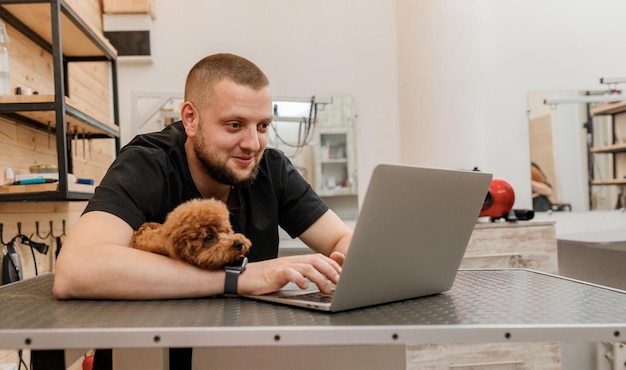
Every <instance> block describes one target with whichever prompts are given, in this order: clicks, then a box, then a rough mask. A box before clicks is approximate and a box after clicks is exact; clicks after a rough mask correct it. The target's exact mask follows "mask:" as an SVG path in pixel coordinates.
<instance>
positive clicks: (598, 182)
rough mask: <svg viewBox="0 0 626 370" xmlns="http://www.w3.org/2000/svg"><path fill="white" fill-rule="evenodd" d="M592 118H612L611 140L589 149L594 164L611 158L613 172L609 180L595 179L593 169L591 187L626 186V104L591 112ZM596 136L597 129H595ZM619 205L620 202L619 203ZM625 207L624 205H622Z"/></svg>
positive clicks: (613, 105)
mask: <svg viewBox="0 0 626 370" xmlns="http://www.w3.org/2000/svg"><path fill="white" fill-rule="evenodd" d="M590 114H591V116H595V117H597V116H610V118H609V119H610V124H609V125H610V126H609V131H610V139H609V140H608V143H606V144H605V145H597V144H596V145H595V146H592V147H590V148H589V155H590V156H591V159H592V163H594V162H595V161H596V159H597V158H599V156H607V155H608V156H610V160H611V166H610V167H612V168H610V171H609V172H611V173H610V174H609V175H608V176H609V177H608V178H602V179H600V178H595V177H594V169H593V168H592V169H591V171H590V173H591V179H590V185H593V186H616V185H617V186H621V187H624V186H626V141H625V138H624V137H623V136H624V133H625V132H626V121H625V120H624V118H625V117H626V102H617V103H609V104H605V105H601V106H598V107H595V108H593V109H591V110H590ZM593 132H594V135H595V129H593ZM618 203H619V202H618ZM622 206H623V205H622Z"/></svg>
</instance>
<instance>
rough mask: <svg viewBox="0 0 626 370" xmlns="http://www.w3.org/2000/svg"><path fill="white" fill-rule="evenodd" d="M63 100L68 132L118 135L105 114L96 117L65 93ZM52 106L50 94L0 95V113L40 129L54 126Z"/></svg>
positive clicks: (94, 135) (52, 99)
mask: <svg viewBox="0 0 626 370" xmlns="http://www.w3.org/2000/svg"><path fill="white" fill-rule="evenodd" d="M64 104H65V123H66V124H67V131H68V133H70V134H71V133H73V132H76V133H80V134H81V135H90V136H91V137H116V136H119V131H120V130H119V126H117V125H115V124H113V123H112V122H108V119H107V118H106V117H98V112H88V109H82V108H81V107H80V103H78V102H75V101H73V100H72V99H70V98H69V97H67V96H66V97H64ZM56 108H57V106H56V103H55V99H54V95H0V114H3V113H4V114H5V115H6V116H7V117H12V118H13V119H15V120H18V121H21V122H25V121H26V122H30V123H31V124H32V125H34V126H41V128H44V129H56V117H55V111H56ZM18 116H19V117H18ZM20 117H21V118H20Z"/></svg>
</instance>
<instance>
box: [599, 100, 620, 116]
mask: <svg viewBox="0 0 626 370" xmlns="http://www.w3.org/2000/svg"><path fill="white" fill-rule="evenodd" d="M623 112H626V101H621V102H618V103H611V104H605V105H601V106H599V107H596V108H594V109H592V110H591V115H593V116H602V115H610V114H618V113H623Z"/></svg>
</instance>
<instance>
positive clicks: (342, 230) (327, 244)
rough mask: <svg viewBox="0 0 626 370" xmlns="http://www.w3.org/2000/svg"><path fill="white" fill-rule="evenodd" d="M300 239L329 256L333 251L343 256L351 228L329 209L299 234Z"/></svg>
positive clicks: (348, 242) (348, 241)
mask: <svg viewBox="0 0 626 370" xmlns="http://www.w3.org/2000/svg"><path fill="white" fill-rule="evenodd" d="M300 240H302V241H303V242H304V243H305V244H306V245H308V246H309V248H311V249H313V250H314V251H316V252H318V253H322V254H323V255H325V256H330V255H332V254H333V252H339V253H341V254H343V255H344V256H345V255H346V254H348V248H349V247H350V241H351V240H352V229H350V228H349V227H348V225H346V224H345V223H344V222H343V220H341V218H339V216H337V214H336V213H335V212H333V211H332V210H330V209H329V210H328V211H326V213H324V214H323V215H322V217H320V218H319V219H318V220H317V221H315V223H313V225H311V226H310V227H309V228H308V229H306V231H305V232H303V233H302V235H300ZM342 263H343V261H342Z"/></svg>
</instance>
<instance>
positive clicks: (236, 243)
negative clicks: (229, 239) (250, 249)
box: [233, 240, 243, 251]
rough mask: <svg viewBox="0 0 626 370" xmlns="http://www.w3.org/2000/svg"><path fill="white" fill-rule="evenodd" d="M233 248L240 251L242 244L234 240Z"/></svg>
mask: <svg viewBox="0 0 626 370" xmlns="http://www.w3.org/2000/svg"><path fill="white" fill-rule="evenodd" d="M233 248H234V249H236V250H238V251H240V250H242V249H243V242H242V241H241V240H235V241H234V242H233Z"/></svg>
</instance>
